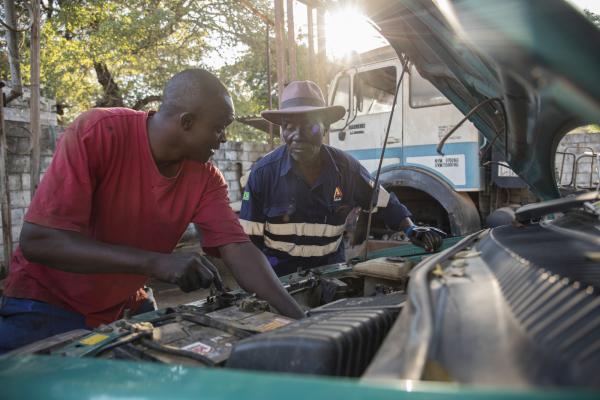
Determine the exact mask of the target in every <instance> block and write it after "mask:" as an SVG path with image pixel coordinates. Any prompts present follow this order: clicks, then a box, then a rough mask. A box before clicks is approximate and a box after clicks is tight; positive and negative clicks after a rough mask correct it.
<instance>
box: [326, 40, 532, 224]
mask: <svg viewBox="0 0 600 400" xmlns="http://www.w3.org/2000/svg"><path fill="white" fill-rule="evenodd" d="M401 72H402V64H401V62H400V60H399V59H398V58H397V56H396V53H395V52H394V50H393V49H392V48H391V47H382V48H379V49H375V50H373V51H370V52H367V53H364V54H361V55H360V57H357V58H355V59H354V60H353V62H351V63H350V65H348V66H347V67H345V68H344V69H343V70H342V71H341V72H339V73H338V74H337V75H336V76H335V77H334V79H333V81H332V82H331V84H330V86H329V96H328V98H329V102H330V104H337V105H342V106H344V107H345V108H346V110H347V112H346V115H345V116H344V118H343V119H342V120H340V121H338V122H336V123H335V124H333V125H332V126H331V128H330V133H329V144H330V145H332V146H334V147H337V148H340V149H343V150H346V151H347V152H348V153H350V154H352V155H353V156H354V157H356V158H357V159H358V160H359V161H360V162H361V163H362V164H363V165H364V166H365V167H366V168H367V170H369V171H370V172H371V173H373V174H374V173H375V171H376V170H377V166H378V163H379V158H380V154H381V149H382V146H383V141H384V139H385V133H386V127H387V124H388V121H389V118H390V112H391V110H392V104H393V99H394V93H395V90H396V86H397V83H398V79H400V75H401ZM462 117H463V114H462V113H461V112H460V111H459V110H458V109H457V108H456V107H454V106H453V105H452V104H451V103H450V102H449V101H448V99H447V98H446V97H445V96H444V95H443V94H442V93H441V92H439V91H438V90H437V89H436V88H435V87H434V86H433V85H432V84H431V83H429V81H427V80H425V79H424V78H422V77H421V75H420V74H419V73H418V71H417V70H416V68H415V67H414V66H411V65H410V64H409V66H408V70H407V71H406V73H405V74H404V78H403V82H402V83H401V86H400V91H399V94H398V99H397V104H396V109H395V111H394V115H393V120H392V122H391V128H390V133H389V137H388V140H387V147H386V152H385V158H384V160H383V167H382V171H381V176H380V181H381V183H382V184H383V186H384V187H385V188H386V189H387V190H388V191H393V192H395V193H396V194H397V195H398V198H399V199H400V201H402V202H403V203H404V204H405V205H406V206H407V207H409V209H411V211H412V212H413V214H414V216H415V220H416V221H418V222H421V223H425V224H431V225H434V226H438V227H440V228H442V229H444V230H446V231H447V232H449V233H451V234H452V235H453V236H454V235H464V234H466V233H468V232H473V231H475V230H477V229H480V227H481V220H482V218H485V217H486V216H487V215H488V214H489V213H490V212H491V211H493V210H494V209H495V208H498V207H499V206H503V205H508V204H510V203H511V202H515V200H511V196H510V193H509V195H508V196H506V194H505V193H502V191H498V189H499V188H505V189H507V190H506V191H510V190H512V189H520V188H523V187H524V184H523V182H522V181H521V180H520V179H518V178H517V176H516V175H515V174H514V173H513V172H512V171H511V170H510V169H508V168H505V167H503V166H502V165H501V164H500V165H499V164H498V163H495V164H493V165H492V166H491V168H488V169H487V170H486V169H485V168H483V167H482V160H481V157H480V149H483V148H486V143H485V141H484V139H482V136H480V135H479V133H478V131H477V129H476V128H475V126H474V125H473V124H472V123H470V122H469V121H467V122H466V123H464V124H463V125H462V126H461V127H460V128H459V129H458V130H457V131H456V132H455V133H454V134H453V135H452V136H451V137H450V138H449V139H448V141H447V142H446V144H445V145H444V148H443V152H444V155H443V156H442V155H440V154H438V153H437V151H436V146H437V144H438V143H439V141H440V140H441V139H442V137H444V135H445V134H446V133H447V132H448V131H449V130H450V129H452V128H453V127H454V125H455V124H456V123H457V122H458V121H460V120H461V118H462ZM487 158H489V159H491V156H489V155H487ZM486 171H487V173H488V175H489V176H488V177H486V176H485V175H486ZM492 180H493V181H494V182H495V183H496V185H494V189H495V191H494V190H491V189H490V186H489V183H490V182H491V181H492ZM506 191H503V192H506ZM499 196H500V197H502V198H500V197H499Z"/></svg>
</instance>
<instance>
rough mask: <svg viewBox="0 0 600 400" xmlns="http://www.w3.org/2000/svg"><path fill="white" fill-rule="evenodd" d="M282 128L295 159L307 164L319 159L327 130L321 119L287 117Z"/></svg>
mask: <svg viewBox="0 0 600 400" xmlns="http://www.w3.org/2000/svg"><path fill="white" fill-rule="evenodd" d="M281 129H282V131H281V136H282V138H283V140H284V142H285V143H286V144H287V146H288V149H289V151H290V155H291V156H292V158H293V159H294V161H296V162H298V163H300V164H305V165H307V164H310V163H312V162H315V161H316V160H318V157H319V152H320V150H321V145H322V144H323V135H324V134H325V131H326V127H325V125H324V124H323V122H322V121H321V120H320V119H318V118H310V117H307V116H294V117H291V118H287V119H285V120H284V121H283V123H282V125H281Z"/></svg>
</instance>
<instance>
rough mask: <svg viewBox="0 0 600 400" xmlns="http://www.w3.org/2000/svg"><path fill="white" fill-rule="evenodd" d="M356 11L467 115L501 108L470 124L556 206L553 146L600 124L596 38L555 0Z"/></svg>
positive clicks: (424, 3)
mask: <svg viewBox="0 0 600 400" xmlns="http://www.w3.org/2000/svg"><path fill="white" fill-rule="evenodd" d="M362 3H363V4H362V5H361V8H362V9H363V11H364V12H365V13H366V14H367V16H368V17H369V18H370V19H371V20H372V21H373V23H374V24H375V25H376V26H377V27H378V28H379V30H380V32H381V34H382V35H383V36H384V37H385V38H386V39H387V40H388V41H389V42H390V44H391V45H392V47H394V49H395V50H396V52H397V53H398V54H402V53H404V54H406V55H407V56H408V57H409V59H410V61H411V62H412V63H414V64H415V66H416V67H417V69H418V70H419V72H420V73H421V75H422V76H424V77H425V78H427V79H429V80H430V81H431V82H432V83H433V84H434V85H435V86H436V87H437V88H438V89H439V90H440V91H441V92H443V93H444V94H445V95H446V96H447V97H448V99H449V100H450V101H452V103H454V105H455V106H456V107H457V108H458V109H460V110H461V111H462V112H463V113H464V114H466V113H468V112H469V111H470V110H471V109H472V108H473V107H475V106H476V105H478V104H479V103H481V102H482V101H484V100H486V99H489V98H499V99H501V102H502V104H500V102H499V101H493V102H490V103H488V104H486V105H483V106H482V107H481V108H479V110H478V111H477V112H476V113H475V114H473V116H472V117H471V118H470V119H471V121H472V122H473V123H474V124H475V125H476V126H477V128H478V129H479V130H480V131H481V132H482V134H483V135H485V137H486V139H487V140H488V141H489V142H491V143H493V146H494V148H495V149H496V150H497V151H499V152H500V153H501V154H504V155H505V158H506V161H507V162H508V163H509V165H510V166H511V168H512V169H513V170H514V171H515V172H516V173H517V174H518V175H519V176H520V177H521V178H523V179H524V180H525V181H526V182H527V183H528V184H529V185H530V188H531V190H532V191H533V192H534V193H535V194H536V195H537V196H538V197H540V198H541V199H542V200H547V199H550V198H555V197H559V192H558V189H557V187H556V183H555V179H554V154H555V151H556V147H557V145H558V142H559V141H560V139H561V138H562V136H563V135H564V134H565V133H566V132H568V131H569V130H570V129H573V128H575V127H577V126H580V125H585V124H589V123H598V122H599V121H600V79H598V77H599V74H600V49H599V48H598V43H600V30H599V29H597V28H596V27H595V26H594V25H593V24H592V23H591V22H589V21H588V20H587V19H586V18H585V16H584V15H582V14H581V13H580V12H578V11H577V10H576V9H574V8H573V7H572V6H571V5H570V4H568V3H566V2H564V1H562V0H545V1H529V0H505V1H497V0H438V1H434V0H394V1H390V0H363V1H362ZM504 110H505V112H504ZM505 121H506V123H507V127H508V129H507V130H506V131H505ZM457 122H458V121H457Z"/></svg>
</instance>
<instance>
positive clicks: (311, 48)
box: [306, 4, 315, 80]
mask: <svg viewBox="0 0 600 400" xmlns="http://www.w3.org/2000/svg"><path fill="white" fill-rule="evenodd" d="M313 11H314V9H313V7H312V5H311V4H306V20H307V22H308V65H307V68H306V71H307V73H308V79H309V80H314V79H315V78H314V74H315V73H314V71H315V32H314V29H315V27H314V24H313Z"/></svg>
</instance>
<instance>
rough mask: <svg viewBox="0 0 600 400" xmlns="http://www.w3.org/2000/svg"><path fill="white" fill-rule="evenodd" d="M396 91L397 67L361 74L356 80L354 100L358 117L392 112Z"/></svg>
mask: <svg viewBox="0 0 600 400" xmlns="http://www.w3.org/2000/svg"><path fill="white" fill-rule="evenodd" d="M395 91H396V67H393V66H392V67H384V68H377V69H373V70H370V71H364V72H360V73H358V74H357V75H356V77H355V78H354V98H355V100H356V102H357V109H358V115H367V114H376V113H383V112H389V111H391V110H392V104H393V102H394V92H395Z"/></svg>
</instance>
